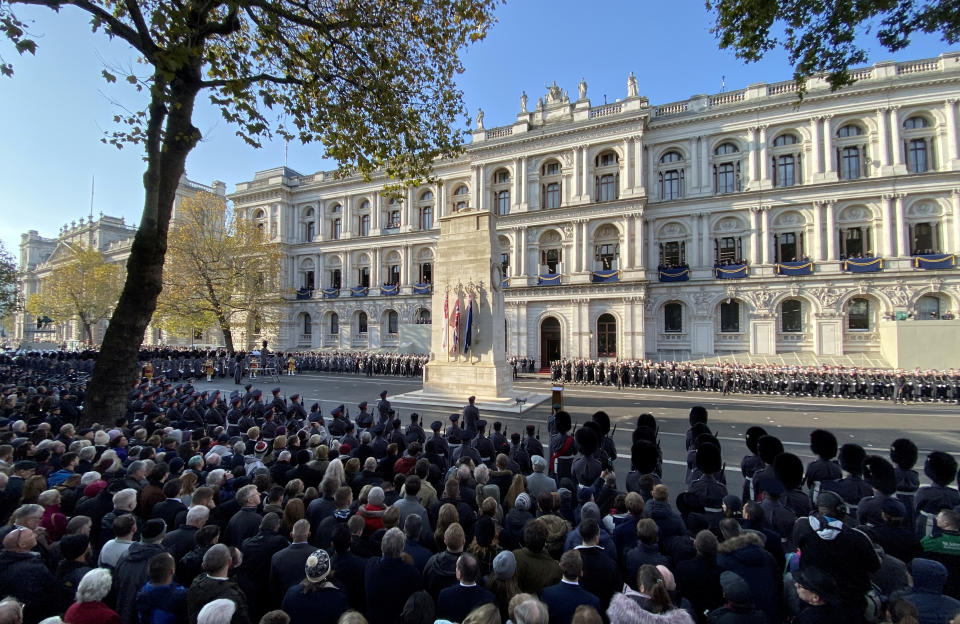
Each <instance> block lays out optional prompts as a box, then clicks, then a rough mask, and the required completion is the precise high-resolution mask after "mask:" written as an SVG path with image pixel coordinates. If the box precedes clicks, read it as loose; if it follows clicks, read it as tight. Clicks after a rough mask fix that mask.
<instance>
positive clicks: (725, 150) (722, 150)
mask: <svg viewBox="0 0 960 624" xmlns="http://www.w3.org/2000/svg"><path fill="white" fill-rule="evenodd" d="M739 151H740V150H739V149H738V148H737V146H736V145H734V144H733V143H721V144H720V145H718V146H717V149H715V150H713V153H714V154H716V155H717V156H726V155H728V154H736V153H737V152H739Z"/></svg>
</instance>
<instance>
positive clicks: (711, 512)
mask: <svg viewBox="0 0 960 624" xmlns="http://www.w3.org/2000/svg"><path fill="white" fill-rule="evenodd" d="M695 461H696V466H697V470H698V471H699V472H700V473H701V474H700V478H699V479H697V480H696V481H694V482H693V483H691V484H690V487H689V488H688V490H687V491H688V492H689V493H690V494H693V495H695V496H696V497H697V498H698V499H699V501H700V505H701V506H703V510H704V512H705V513H706V515H707V519H708V520H710V526H711V527H714V528H715V527H718V526H719V525H720V520H721V519H722V518H723V497H724V496H726V495H727V486H726V485H724V484H723V483H720V482H719V481H717V479H716V478H715V476H714V475H716V474H717V473H718V472H720V471H721V470H723V456H722V455H721V453H720V447H719V446H716V445H714V444H712V443H711V442H703V443H701V444H699V445H698V447H697V455H696V460H695Z"/></svg>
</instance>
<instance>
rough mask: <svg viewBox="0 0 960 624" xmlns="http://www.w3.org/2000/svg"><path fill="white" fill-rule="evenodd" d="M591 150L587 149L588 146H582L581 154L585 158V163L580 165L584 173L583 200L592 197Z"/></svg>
mask: <svg viewBox="0 0 960 624" xmlns="http://www.w3.org/2000/svg"><path fill="white" fill-rule="evenodd" d="M589 152H590V150H589V149H587V146H583V147H581V148H580V156H581V158H582V159H583V165H582V166H581V167H580V173H581V174H582V175H583V198H582V199H583V201H585V202H589V201H590V199H591V190H590V163H589V160H588V156H589V155H590V154H589Z"/></svg>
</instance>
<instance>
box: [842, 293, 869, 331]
mask: <svg viewBox="0 0 960 624" xmlns="http://www.w3.org/2000/svg"><path fill="white" fill-rule="evenodd" d="M847 329H849V330H852V331H867V330H869V329H870V301H869V300H868V299H864V298H862V297H857V298H855V299H851V300H850V303H849V305H848V306H847Z"/></svg>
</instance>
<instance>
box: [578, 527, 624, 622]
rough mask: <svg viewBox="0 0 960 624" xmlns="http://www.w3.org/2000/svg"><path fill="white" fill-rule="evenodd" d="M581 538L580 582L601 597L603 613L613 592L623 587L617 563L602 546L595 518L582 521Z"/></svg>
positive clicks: (579, 547) (579, 550) (579, 549)
mask: <svg viewBox="0 0 960 624" xmlns="http://www.w3.org/2000/svg"><path fill="white" fill-rule="evenodd" d="M578 528H579V529H580V539H581V540H583V544H581V545H580V546H577V548H576V550H577V552H579V553H580V558H581V559H582V561H583V579H582V580H581V581H580V584H581V585H582V586H583V588H584V589H585V590H587V591H588V592H590V593H591V594H593V595H594V596H596V597H597V598H599V599H600V606H601V607H602V609H601V611H600V612H601V613H605V612H606V609H607V607H608V606H610V599H611V598H613V594H614V593H615V592H617V591H619V590H620V588H622V587H623V581H622V580H621V577H620V571H619V570H618V569H617V564H616V563H615V562H614V561H613V560H612V559H611V558H610V557H609V556H608V555H607V554H606V553H605V552H604V550H603V547H602V546H600V523H598V522H597V521H596V520H595V519H593V518H585V519H583V520H581V521H580V526H579V527H578Z"/></svg>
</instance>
